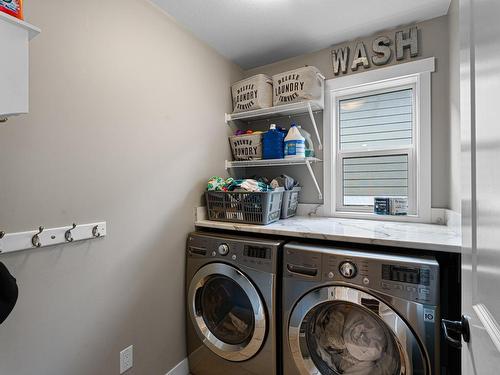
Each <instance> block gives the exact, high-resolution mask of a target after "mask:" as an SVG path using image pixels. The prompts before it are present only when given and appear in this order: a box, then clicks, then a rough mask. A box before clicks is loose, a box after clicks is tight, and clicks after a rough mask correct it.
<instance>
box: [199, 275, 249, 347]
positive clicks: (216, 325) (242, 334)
mask: <svg viewBox="0 0 500 375" xmlns="http://www.w3.org/2000/svg"><path fill="white" fill-rule="evenodd" d="M200 298H201V301H200V302H201V304H200V306H201V309H202V311H201V312H202V316H203V320H204V321H205V324H206V325H207V327H208V329H209V330H210V332H212V333H213V334H214V335H215V337H217V338H218V339H219V340H221V341H223V342H225V343H227V344H231V345H238V344H242V343H244V342H246V341H247V340H248V339H250V338H251V336H252V334H253V331H254V328H255V318H254V313H253V308H252V304H251V302H250V299H249V298H248V296H247V294H246V293H245V291H244V290H243V289H242V288H241V287H240V286H239V285H238V284H237V283H236V282H235V281H234V280H232V279H231V278H229V277H226V276H222V275H217V276H213V277H211V278H210V279H209V280H208V281H207V283H206V284H205V286H204V287H203V289H202V291H201V296H200Z"/></svg>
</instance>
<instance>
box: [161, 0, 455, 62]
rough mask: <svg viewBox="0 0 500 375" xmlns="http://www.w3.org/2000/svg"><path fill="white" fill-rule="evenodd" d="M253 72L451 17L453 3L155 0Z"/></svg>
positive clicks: (443, 0) (406, 0)
mask: <svg viewBox="0 0 500 375" xmlns="http://www.w3.org/2000/svg"><path fill="white" fill-rule="evenodd" d="M153 1H154V2H155V3H157V4H158V5H159V6H160V7H162V8H163V9H165V10H166V11H167V12H168V13H169V14H170V15H172V16H173V17H174V18H176V19H177V21H178V22H179V23H180V24H181V25H184V26H185V27H186V28H187V29H188V30H190V31H191V32H193V33H194V34H195V35H196V36H197V37H198V38H200V39H202V40H204V41H205V42H207V43H208V44H209V45H211V46H212V47H214V48H215V49H216V50H217V51H219V52H220V53H221V54H222V55H223V56H225V57H227V58H228V59H230V60H232V61H234V62H235V63H237V64H238V65H240V66H241V67H242V68H245V69H248V68H252V67H256V66H260V65H264V64H268V63H271V62H274V61H278V60H281V59H285V58H288V57H292V56H296V55H300V54H303V53H308V52H312V51H316V50H319V49H322V48H326V47H328V46H331V45H333V44H337V43H341V42H344V41H347V40H351V39H355V38H357V37H360V36H365V35H369V34H371V33H375V32H377V31H380V30H383V29H387V28H392V27H396V26H399V25H403V24H408V23H411V22H416V21H423V20H426V19H430V18H434V17H438V16H442V15H445V14H446V13H447V12H448V7H449V5H450V0H153Z"/></svg>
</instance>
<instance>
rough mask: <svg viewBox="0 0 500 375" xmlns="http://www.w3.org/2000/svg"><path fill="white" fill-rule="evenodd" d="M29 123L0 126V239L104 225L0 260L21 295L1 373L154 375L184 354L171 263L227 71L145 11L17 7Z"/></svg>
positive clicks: (0, 359) (221, 141) (197, 193)
mask: <svg viewBox="0 0 500 375" xmlns="http://www.w3.org/2000/svg"><path fill="white" fill-rule="evenodd" d="M26 17H27V20H29V21H30V22H32V23H33V24H35V25H37V26H39V27H41V28H42V30H43V32H42V34H40V36H38V37H37V38H36V39H34V40H33V41H32V44H31V58H30V63H31V72H30V74H31V80H30V86H31V92H30V99H31V112H30V114H29V115H25V116H20V117H18V118H12V119H10V120H9V121H8V123H7V124H5V125H0V207H1V209H0V228H1V229H2V230H5V231H7V232H14V231H23V230H30V229H34V228H36V227H38V226H39V225H42V224H43V225H45V226H46V227H53V226H62V225H69V224H71V223H72V222H73V221H76V222H77V223H89V222H93V221H97V220H106V221H107V222H108V236H107V237H106V238H105V239H103V240H95V241H91V242H83V243H75V244H72V245H68V246H57V247H52V248H43V249H40V250H35V251H28V252H22V253H16V254H6V255H2V256H0V261H2V262H5V263H6V265H7V267H8V268H9V269H10V270H11V271H12V273H13V274H14V275H15V276H16V278H17V280H18V283H19V287H20V298H19V302H18V305H17V306H16V308H15V310H14V313H13V315H11V316H10V317H9V318H8V319H7V321H6V322H5V323H4V324H3V325H1V326H0V374H2V375H34V374H37V375H113V374H118V373H119V365H118V358H119V351H120V350H122V349H124V348H125V347H126V346H128V345H130V344H133V345H134V348H135V350H134V368H133V370H132V371H130V374H136V375H146V374H147V375H164V374H165V373H166V372H167V371H168V370H169V369H170V368H172V367H173V366H174V365H175V364H177V363H178V362H179V361H181V360H182V359H183V358H184V357H185V339H184V315H183V314H184V306H185V304H184V299H183V298H184V286H183V283H184V280H183V278H184V251H185V240H186V235H187V233H188V231H189V230H191V229H192V228H193V219H192V211H193V207H195V206H197V205H198V204H199V203H200V201H201V199H200V198H201V195H202V191H203V186H204V183H205V181H206V179H207V178H208V177H209V174H215V173H220V174H223V173H224V168H223V160H224V159H225V158H226V157H227V156H228V153H229V148H228V145H227V138H226V135H227V128H226V126H225V124H224V122H223V118H224V117H223V115H224V112H226V111H229V110H230V109H231V107H230V106H231V104H230V97H229V89H228V88H229V86H230V84H231V83H232V82H233V81H236V80H238V79H239V78H240V77H241V75H242V72H241V71H240V69H239V68H238V67H236V66H235V65H233V64H231V63H229V62H228V61H226V60H225V59H224V58H222V57H221V56H219V55H217V54H216V53H215V52H214V51H213V50H211V49H210V48H208V47H207V46H205V45H204V44H202V43H201V42H199V41H198V40H197V39H195V38H194V37H193V36H191V35H190V34H189V33H187V32H186V31H184V30H183V29H181V28H180V27H179V26H177V25H176V24H175V23H174V22H173V21H172V20H171V19H170V18H169V17H168V16H167V15H165V14H164V13H162V12H161V11H159V10H158V9H157V8H155V7H154V6H153V5H151V4H150V3H149V2H148V1H145V0H108V1H97V0H87V1H60V0H59V1H58V0H32V1H29V2H26Z"/></svg>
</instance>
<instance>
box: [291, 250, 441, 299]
mask: <svg viewBox="0 0 500 375" xmlns="http://www.w3.org/2000/svg"><path fill="white" fill-rule="evenodd" d="M284 250H285V251H284V265H285V269H284V277H288V278H295V279H301V280H304V281H311V282H314V283H316V284H318V283H321V284H323V283H328V282H332V283H339V284H349V285H353V286H359V287H360V288H362V289H365V290H374V291H378V292H382V293H384V294H388V295H391V296H394V297H399V298H403V299H406V300H411V301H416V302H420V303H423V304H429V305H437V304H438V301H439V265H438V263H437V261H436V260H435V259H434V258H432V257H413V256H406V255H395V254H389V253H379V252H367V251H356V250H350V249H341V248H329V247H322V246H308V245H302V244H298V243H290V244H287V245H285V247H284Z"/></svg>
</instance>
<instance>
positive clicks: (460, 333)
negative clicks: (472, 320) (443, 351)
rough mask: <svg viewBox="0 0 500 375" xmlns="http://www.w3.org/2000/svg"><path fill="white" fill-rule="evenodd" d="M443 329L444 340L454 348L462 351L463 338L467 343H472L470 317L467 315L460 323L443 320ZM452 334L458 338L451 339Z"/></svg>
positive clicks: (463, 316)
mask: <svg viewBox="0 0 500 375" xmlns="http://www.w3.org/2000/svg"><path fill="white" fill-rule="evenodd" d="M441 327H442V328H443V334H444V338H445V339H446V341H447V342H448V344H450V345H451V346H453V347H454V348H457V349H460V348H461V347H462V340H461V339H462V337H463V339H464V341H465V342H469V341H470V327H469V317H468V316H467V315H462V317H461V319H460V320H458V321H456V320H447V319H441ZM450 333H453V334H454V335H455V336H457V337H458V338H454V337H451V335H450Z"/></svg>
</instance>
